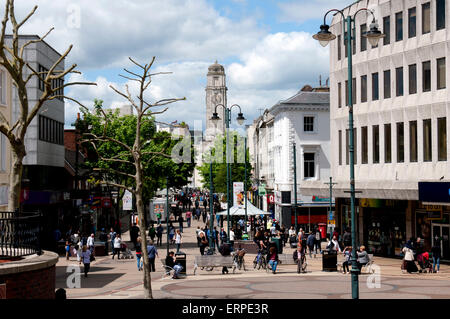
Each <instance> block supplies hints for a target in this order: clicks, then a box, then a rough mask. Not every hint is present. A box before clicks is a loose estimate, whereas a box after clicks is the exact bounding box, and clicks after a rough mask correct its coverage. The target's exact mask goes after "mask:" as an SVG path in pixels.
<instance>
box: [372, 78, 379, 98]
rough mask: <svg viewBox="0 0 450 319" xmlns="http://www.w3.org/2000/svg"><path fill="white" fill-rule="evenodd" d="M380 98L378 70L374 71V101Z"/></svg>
mask: <svg viewBox="0 0 450 319" xmlns="http://www.w3.org/2000/svg"><path fill="white" fill-rule="evenodd" d="M378 99H379V93H378V72H377V73H372V101H377V100H378Z"/></svg>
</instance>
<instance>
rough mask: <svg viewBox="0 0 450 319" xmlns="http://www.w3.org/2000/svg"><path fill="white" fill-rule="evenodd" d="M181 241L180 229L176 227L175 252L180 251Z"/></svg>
mask: <svg viewBox="0 0 450 319" xmlns="http://www.w3.org/2000/svg"><path fill="white" fill-rule="evenodd" d="M181 243H182V236H181V231H180V230H179V229H177V233H176V235H175V244H176V245H177V254H178V253H179V252H180V247H181Z"/></svg>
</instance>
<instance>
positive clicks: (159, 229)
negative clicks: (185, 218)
mask: <svg viewBox="0 0 450 319" xmlns="http://www.w3.org/2000/svg"><path fill="white" fill-rule="evenodd" d="M162 235H163V227H162V225H161V224H159V225H158V227H156V237H157V238H158V239H157V241H156V244H157V245H158V246H161V245H162Z"/></svg>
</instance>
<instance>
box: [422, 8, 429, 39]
mask: <svg viewBox="0 0 450 319" xmlns="http://www.w3.org/2000/svg"><path fill="white" fill-rule="evenodd" d="M430 11H431V10H430V3H429V2H427V3H424V4H422V34H426V33H430V16H431V15H430Z"/></svg>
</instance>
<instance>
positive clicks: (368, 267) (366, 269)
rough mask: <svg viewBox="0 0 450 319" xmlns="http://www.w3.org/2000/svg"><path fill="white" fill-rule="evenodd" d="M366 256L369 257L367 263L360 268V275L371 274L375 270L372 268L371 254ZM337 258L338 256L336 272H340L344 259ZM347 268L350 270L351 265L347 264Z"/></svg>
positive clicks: (342, 268)
mask: <svg viewBox="0 0 450 319" xmlns="http://www.w3.org/2000/svg"><path fill="white" fill-rule="evenodd" d="M368 255H369V262H368V263H367V264H366V265H364V266H363V267H362V268H361V274H372V273H374V272H375V269H373V268H372V266H373V254H368ZM339 257H340V255H338V264H337V270H338V271H339V272H342V271H343V270H344V267H343V265H342V264H343V263H344V261H345V259H344V258H339ZM348 268H349V270H351V269H352V265H351V263H349V265H348Z"/></svg>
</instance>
